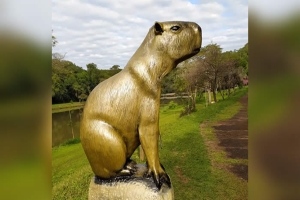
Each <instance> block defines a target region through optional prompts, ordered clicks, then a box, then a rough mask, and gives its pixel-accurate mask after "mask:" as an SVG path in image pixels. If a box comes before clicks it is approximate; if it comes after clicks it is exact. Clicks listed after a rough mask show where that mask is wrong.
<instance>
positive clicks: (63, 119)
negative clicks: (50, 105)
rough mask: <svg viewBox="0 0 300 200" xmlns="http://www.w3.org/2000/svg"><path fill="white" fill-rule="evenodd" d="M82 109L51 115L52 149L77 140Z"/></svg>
mask: <svg viewBox="0 0 300 200" xmlns="http://www.w3.org/2000/svg"><path fill="white" fill-rule="evenodd" d="M81 114H82V109H78V110H71V111H66V112H60V113H53V114H52V147H54V146H58V145H60V144H62V143H64V142H66V141H67V140H70V139H73V138H79V125H80V118H81Z"/></svg>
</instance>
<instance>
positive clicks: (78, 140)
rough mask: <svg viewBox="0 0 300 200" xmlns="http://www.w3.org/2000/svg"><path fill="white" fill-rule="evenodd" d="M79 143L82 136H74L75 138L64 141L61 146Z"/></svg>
mask: <svg viewBox="0 0 300 200" xmlns="http://www.w3.org/2000/svg"><path fill="white" fill-rule="evenodd" d="M77 143H80V138H74V139H71V140H68V141H66V142H64V143H63V144H61V146H68V145H71V144H77Z"/></svg>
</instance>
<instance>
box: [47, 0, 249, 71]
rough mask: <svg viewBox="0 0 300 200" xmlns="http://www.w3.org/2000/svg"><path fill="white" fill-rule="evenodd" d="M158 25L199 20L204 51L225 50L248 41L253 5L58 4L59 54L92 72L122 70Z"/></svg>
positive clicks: (181, 0) (174, 0) (164, 1)
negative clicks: (95, 69) (215, 47)
mask: <svg viewBox="0 0 300 200" xmlns="http://www.w3.org/2000/svg"><path fill="white" fill-rule="evenodd" d="M155 21H193V22H196V23H198V24H199V25H200V26H201V27H202V31H203V43H202V44H203V46H206V45H208V44H210V43H211V42H214V43H217V44H219V45H220V46H221V48H223V51H229V50H235V49H239V48H241V47H243V46H244V45H245V44H246V43H247V42H248V2H247V1H237V0H223V1H211V0H202V1H200V0H189V1H188V0H160V1H154V0H144V1H140V0H131V1H129V2H126V1H121V0H114V1H111V0H110V1H108V0H102V1H99V0H87V1H79V0H64V1H61V0H52V29H53V35H54V36H55V37H56V38H57V40H58V42H59V43H58V44H57V46H56V47H54V48H53V52H57V53H61V54H66V56H65V59H66V60H70V61H72V62H73V63H75V64H76V65H78V66H80V67H83V68H86V64H88V63H91V62H93V63H95V64H97V67H98V68H99V69H109V68H110V67H111V66H113V65H120V66H121V68H124V66H125V65H126V64H127V61H128V60H129V59H130V57H131V56H132V55H133V53H134V52H135V51H136V49H137V48H138V47H139V45H140V44H141V42H142V41H143V39H144V37H145V36H146V34H147V32H148V30H149V28H150V27H151V26H152V25H153V24H154V23H155Z"/></svg>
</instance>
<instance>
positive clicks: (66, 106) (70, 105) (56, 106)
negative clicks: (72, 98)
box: [52, 102, 84, 113]
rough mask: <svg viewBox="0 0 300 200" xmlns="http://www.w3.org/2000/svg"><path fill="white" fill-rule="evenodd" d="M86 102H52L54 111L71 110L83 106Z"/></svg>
mask: <svg viewBox="0 0 300 200" xmlns="http://www.w3.org/2000/svg"><path fill="white" fill-rule="evenodd" d="M83 106H84V102H72V103H61V104H52V113H58V112H65V111H69V110H76V109H79V108H83Z"/></svg>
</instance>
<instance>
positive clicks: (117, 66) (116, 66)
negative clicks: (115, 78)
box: [110, 65, 120, 70]
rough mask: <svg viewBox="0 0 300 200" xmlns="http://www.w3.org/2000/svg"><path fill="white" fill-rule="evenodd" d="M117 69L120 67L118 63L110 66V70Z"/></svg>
mask: <svg viewBox="0 0 300 200" xmlns="http://www.w3.org/2000/svg"><path fill="white" fill-rule="evenodd" d="M118 69H120V66H119V65H114V66H112V67H111V68H110V70H118Z"/></svg>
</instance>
